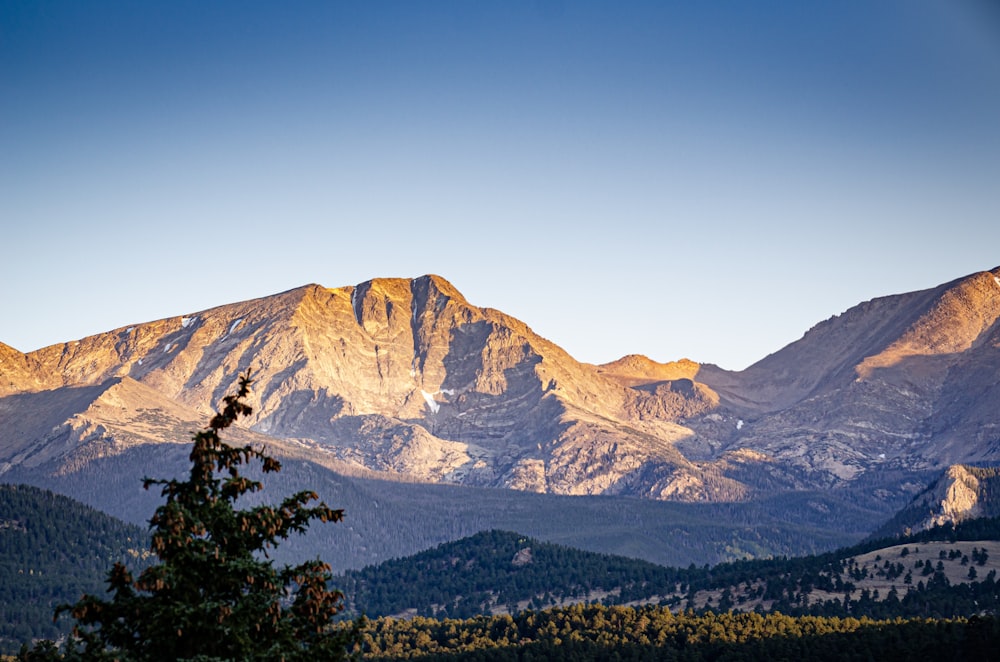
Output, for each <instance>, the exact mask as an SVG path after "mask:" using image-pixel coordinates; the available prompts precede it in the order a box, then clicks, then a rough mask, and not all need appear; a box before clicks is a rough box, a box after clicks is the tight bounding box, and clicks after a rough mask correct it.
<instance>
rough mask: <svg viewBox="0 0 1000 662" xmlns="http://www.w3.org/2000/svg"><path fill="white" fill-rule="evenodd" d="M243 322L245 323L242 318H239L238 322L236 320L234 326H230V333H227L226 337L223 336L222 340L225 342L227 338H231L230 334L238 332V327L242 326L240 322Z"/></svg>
mask: <svg viewBox="0 0 1000 662" xmlns="http://www.w3.org/2000/svg"><path fill="white" fill-rule="evenodd" d="M242 321H243V318H242V317H240V318H239V319H237V320H236V321H235V322H233V323H232V324H230V325H229V330H228V331H226V335H224V336H222V340H225V339H226V338H228V337H229V335H230V334H231V333H232V332H233V331H235V330H236V327H238V326H239V325H240V322H242Z"/></svg>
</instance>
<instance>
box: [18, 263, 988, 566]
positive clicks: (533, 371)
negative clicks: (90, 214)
mask: <svg viewBox="0 0 1000 662" xmlns="http://www.w3.org/2000/svg"><path fill="white" fill-rule="evenodd" d="M998 317H1000V268H997V269H994V270H993V271H991V272H982V273H977V274H973V275H970V276H967V277H964V278H960V279H958V280H955V281H952V282H950V283H946V284H943V285H940V286H938V287H936V288H932V289H929V290H924V291H920V292H913V293H908V294H902V295H895V296H888V297H883V298H879V299H874V300H872V301H868V302H865V303H862V304H859V305H858V306H855V307H853V308H851V309H850V310H848V311H846V312H844V313H843V314H841V315H838V316H835V317H832V318H830V319H829V320H826V321H824V322H821V323H820V324H817V325H816V326H815V327H814V328H813V329H811V330H809V331H808V332H807V333H806V334H805V335H804V336H803V337H802V338H801V339H800V340H798V341H797V342H795V343H792V344H791V345H789V346H787V347H785V348H784V349H782V350H780V351H778V352H776V353H774V354H772V355H770V356H768V357H766V358H764V359H762V360H761V361H759V362H757V363H755V364H754V365H752V366H750V367H749V368H747V369H746V370H743V371H740V372H729V371H725V370H722V369H720V368H718V367H716V366H713V365H709V364H704V365H699V364H696V363H693V362H691V361H686V360H681V361H677V362H675V363H667V364H661V363H656V362H654V361H651V360H650V359H648V358H646V357H641V356H628V357H624V358H623V359H621V360H619V361H616V362H613V363H610V364H606V365H601V366H596V365H590V364H586V363H581V362H578V361H576V360H574V359H573V358H572V357H571V356H569V355H568V354H567V353H566V352H565V351H563V350H562V349H561V348H560V347H559V346H558V345H556V344H554V343H553V342H551V341H549V340H546V339H544V338H542V337H540V336H538V335H537V334H535V333H534V332H532V330H531V329H530V328H529V327H528V326H527V325H526V324H525V323H523V322H521V321H519V320H516V319H514V318H512V317H510V316H508V315H505V314H503V313H502V312H500V311H497V310H493V309H489V308H480V307H476V306H473V305H471V304H470V303H469V302H467V301H466V300H465V298H464V297H463V296H462V295H461V293H460V292H459V291H458V290H457V289H456V288H455V287H453V286H452V285H451V284H450V283H448V282H447V281H446V280H444V279H443V278H440V277H438V276H423V277H420V278H416V279H413V280H405V279H375V280H371V281H368V282H365V283H361V284H359V285H356V286H348V287H341V288H336V289H327V288H324V287H320V286H318V285H308V286H305V287H301V288H297V289H294V290H290V291H288V292H284V293H282V294H278V295H274V296H270V297H265V298H261V299H256V300H253V301H247V302H242V303H237V304H231V305H226V306H221V307H218V308H213V309H210V310H205V311H200V312H194V313H188V314H184V315H179V316H176V317H171V318H167V319H163V320H159V321H154V322H147V323H142V324H135V325H133V326H129V327H123V328H119V329H115V330H112V331H109V332H107V333H103V334H98V335H95V336H91V337H88V338H83V339H80V340H77V341H72V342H67V343H64V344H61V345H54V346H51V347H46V348H43V349H40V350H37V351H35V352H30V353H27V354H23V353H21V352H18V351H16V350H14V349H13V348H10V347H8V346H6V345H2V344H0V430H2V433H0V480H4V481H8V482H26V483H31V484H35V485H39V486H42V487H46V488H49V489H52V490H54V491H57V492H62V493H65V494H68V495H70V496H74V497H76V498H78V499H80V500H82V501H84V502H86V503H88V504H91V505H93V506H95V507H97V508H100V509H102V510H105V511H106V512H109V513H112V514H114V515H116V516H118V517H122V518H123V519H126V520H127V521H131V522H137V523H140V522H143V521H145V520H146V519H147V518H148V517H149V515H150V514H151V513H152V510H153V508H154V507H155V503H156V499H155V495H150V494H147V493H145V492H143V491H142V490H141V488H140V487H139V482H140V479H141V478H142V476H143V475H154V476H161V475H164V474H172V473H176V472H178V471H180V470H182V468H183V466H184V464H185V446H184V444H185V443H186V442H187V441H188V440H189V439H190V434H191V431H193V430H195V429H198V428H200V427H202V426H203V425H204V423H205V421H206V420H207V417H208V415H209V413H210V412H211V411H213V409H214V408H215V407H216V406H217V405H218V403H219V401H220V400H221V398H222V396H223V395H225V394H227V393H229V392H231V391H233V390H234V387H235V383H236V380H237V377H238V375H239V374H240V373H241V372H242V371H244V370H246V369H248V368H252V369H253V372H254V376H255V379H256V383H255V385H254V387H253V392H252V401H251V404H252V405H253V406H254V410H255V411H254V414H253V416H252V417H250V419H248V427H245V428H241V429H238V430H235V431H234V432H233V433H232V435H230V436H231V439H232V440H233V441H240V442H250V443H259V444H262V445H265V446H267V447H268V448H269V449H270V451H271V452H273V453H274V454H276V455H278V456H280V457H282V458H283V459H284V461H285V462H286V471H285V472H283V474H282V476H281V478H280V479H278V480H276V481H273V483H274V484H273V489H274V490H278V489H284V491H287V489H285V488H291V487H294V486H296V485H301V484H303V483H305V484H306V486H309V487H313V488H315V489H317V491H319V492H320V493H321V494H323V496H324V497H325V498H327V500H328V502H330V503H331V505H337V506H339V505H343V504H345V503H346V504H349V506H350V508H349V511H348V527H344V528H345V529H347V531H341V532H339V533H337V534H330V535H331V536H332V537H329V538H327V537H322V536H320V537H311V538H310V537H307V538H305V539H303V540H301V541H300V544H299V551H300V553H303V554H308V553H313V555H314V554H315V552H316V550H317V549H319V550H321V552H322V553H323V554H324V555H328V554H333V555H334V556H335V560H336V562H338V563H340V564H342V565H345V566H359V565H362V564H364V563H368V562H374V561H377V560H382V559H385V558H390V557H391V556H399V555H401V554H405V553H412V552H414V551H417V550H419V549H423V548H425V547H427V546H429V545H430V544H436V543H437V542H443V541H445V540H450V539H454V538H457V537H461V536H462V535H469V534H471V533H475V532H476V531H478V530H481V529H483V528H506V529H513V530H518V531H522V532H524V533H526V534H529V535H533V536H536V537H539V538H542V539H546V540H553V541H557V542H565V543H567V544H570V543H572V544H575V545H576V546H580V547H583V548H587V549H593V550H596V551H610V552H616V553H629V554H630V555H632V556H641V557H644V558H649V559H651V560H655V561H658V562H668V563H675V562H680V561H683V560H684V559H685V558H687V557H694V558H705V560H719V559H725V558H736V557H739V556H746V555H761V554H769V553H801V552H810V551H815V549H816V547H824V546H835V545H840V544H847V543H850V542H853V541H856V540H858V539H860V538H861V537H863V536H864V535H865V534H867V533H869V532H871V531H873V530H875V529H876V528H878V527H879V526H881V525H883V524H885V523H886V522H887V521H888V520H889V519H890V518H891V517H893V515H894V514H895V513H896V512H897V511H898V510H899V509H901V508H902V507H904V506H905V505H906V504H907V503H908V502H909V501H910V500H911V499H912V498H913V497H915V496H916V495H917V494H919V493H920V492H922V491H923V490H925V489H926V488H927V487H928V486H929V485H930V484H931V483H932V482H933V481H934V480H936V479H938V478H939V477H940V476H942V475H943V473H944V472H946V471H947V470H948V468H949V467H950V466H952V465H957V464H967V465H983V464H990V463H1000V407H998V406H997V405H998V404H1000V390H998V389H1000V386H998V380H997V379H996V375H997V374H1000V351H998V349H1000V326H998V324H997V318H998ZM324 492H325V493H324ZM532 493H533V494H532ZM584 495H587V496H588V497H589V498H582V497H583V496H584ZM570 496H576V497H580V498H569V497H570ZM598 497H600V498H598ZM418 504H419V505H418ZM386 511H390V512H386ZM352 513H353V514H354V516H355V518H356V519H353V520H352V519H351V514H352ZM632 515H634V516H635V517H637V518H639V519H640V520H641V522H639V521H634V522H632V523H631V524H630V523H629V521H628V520H629V517H630V516H632ZM505 518H506V519H505ZM588 519H589V520H590V521H593V522H594V523H595V524H594V525H592V526H589V527H588V526H586V525H584V524H582V522H585V521H588ZM682 529H683V530H685V531H686V533H685V535H686V536H688V540H686V541H681V540H679V539H678V538H677V532H678V531H680V530H682ZM664 543H666V544H667V545H668V546H671V547H673V548H675V549H676V551H674V552H671V551H669V550H668V551H663V550H660V551H654V550H657V549H658V548H661V547H662V545H663V544H664ZM293 547H294V546H293ZM671 553H673V554H674V556H673V557H672V558H671V557H665V556H664V555H669V554H671ZM338 555H339V556H338ZM705 555H707V557H706V556H705Z"/></svg>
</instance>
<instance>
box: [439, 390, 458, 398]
mask: <svg viewBox="0 0 1000 662" xmlns="http://www.w3.org/2000/svg"><path fill="white" fill-rule="evenodd" d="M441 392H442V393H444V394H445V395H447V396H448V397H449V398H450V397H452V396H453V395H455V389H453V388H443V389H441Z"/></svg>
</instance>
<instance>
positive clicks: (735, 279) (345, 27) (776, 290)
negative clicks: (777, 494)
mask: <svg viewBox="0 0 1000 662" xmlns="http://www.w3.org/2000/svg"><path fill="white" fill-rule="evenodd" d="M997 118H1000V10H997V9H996V5H995V4H993V3H991V2H989V1H988V0H951V1H947V2H946V1H944V0H883V1H880V2H870V0H869V1H855V0H842V1H838V2H790V1H789V2H776V1H772V2H768V1H763V2H753V3H747V2H736V1H729V0H719V1H716V2H671V1H669V0H663V1H660V2H585V1H583V2H569V1H566V2H559V1H555V0H553V1H535V2H447V1H440V2H398V3H397V2H289V3H270V2H261V3H256V2H238V3H237V2H201V1H199V2H182V1H173V2H160V3H157V2H104V1H102V0H94V1H92V2H86V3H81V2H44V1H40V2H30V3H22V2H13V1H0V222H2V228H3V229H2V232H3V234H2V237H3V253H2V259H0V276H2V277H3V283H4V287H3V288H2V289H0V311H2V317H0V342H4V343H6V344H8V345H11V346H13V347H15V348H17V349H20V350H22V351H29V350H33V349H36V348H38V347H41V346H45V345H48V344H53V343H57V342H62V341H68V340H74V339H77V338H80V337H83V336H86V335H90V334H93V333H98V332H101V331H105V330H109V329H112V328H115V327H118V326H123V325H126V324H130V323H135V322H142V321H149V320H153V319H159V318H163V317H169V316H172V315H180V314H184V313H190V312H195V311H198V310H202V309H205V308H209V307H212V306H215V305H221V304H225V303H231V302H234V301H239V300H243V299H249V298H255V297H258V296H264V295H268V294H273V293H276V292H280V291H283V290H287V289H290V288H292V287H296V286H299V285H303V284H306V283H311V282H316V283H320V284H323V285H326V286H328V287H339V286H343V285H351V284H356V283H359V282H362V281H364V280H368V279H370V278H374V277H388V276H393V277H407V278H409V277H416V276H420V275H423V274H427V273H435V274H439V275H441V276H443V277H445V278H447V279H448V280H450V281H451V282H452V283H453V284H454V285H455V286H456V287H457V288H458V289H459V290H460V291H461V292H463V293H464V294H465V296H466V298H468V299H469V301H470V302H471V303H473V304H475V305H480V306H488V307H492V308H498V309H500V310H502V311H504V312H506V313H508V314H511V315H513V316H515V317H517V318H519V319H521V320H523V321H525V322H526V323H527V324H528V325H529V326H531V327H532V328H533V329H534V330H535V331H536V332H538V333H540V334H541V335H543V336H545V337H546V338H548V339H549V340H552V341H553V342H555V343H557V344H559V345H560V346H562V347H564V348H565V349H567V350H568V351H569V352H570V353H571V354H572V355H573V356H575V357H576V358H578V359H580V360H582V361H588V362H593V363H601V362H606V361H610V360H613V359H615V358H618V357H620V356H622V355H624V354H628V353H641V354H646V355H647V356H649V357H651V358H653V359H655V360H658V361H669V360H675V359H679V358H682V357H686V358H691V359H693V360H696V361H700V362H711V363H717V364H719V365H721V366H723V367H726V368H730V369H739V368H742V367H745V366H746V365H749V364H750V363H752V362H754V361H756V360H759V359H760V358H763V357H764V356H765V355H766V354H768V353H770V352H773V351H777V350H778V349H780V348H781V347H782V346H784V345H786V344H787V343H789V342H791V341H794V340H795V339H797V338H799V337H801V335H802V334H803V333H804V332H805V331H806V330H807V329H808V328H809V327H811V326H812V325H813V324H815V323H817V322H819V321H822V320H823V319H826V318H828V317H830V316H831V315H834V314H837V313H840V312H842V311H843V310H846V309H847V308H848V307H850V306H852V305H854V304H856V303H860V302H861V301H864V300H867V299H871V298H873V297H877V296H882V295H888V294H895V293H900V292H905V291H911V290H917V289H923V288H927V287H931V286H934V285H937V284H939V283H942V282H945V281H949V280H952V279H954V278H957V277H959V276H963V275H966V274H968V273H972V272H975V271H979V270H983V269H989V268H993V267H995V266H997V265H1000V250H998V247H1000V121H998V119H997Z"/></svg>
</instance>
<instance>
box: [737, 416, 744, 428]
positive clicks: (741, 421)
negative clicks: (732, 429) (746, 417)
mask: <svg viewBox="0 0 1000 662" xmlns="http://www.w3.org/2000/svg"><path fill="white" fill-rule="evenodd" d="M736 429H737V430H742V429H743V419H742V418H741V419H740V420H738V421H736Z"/></svg>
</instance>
